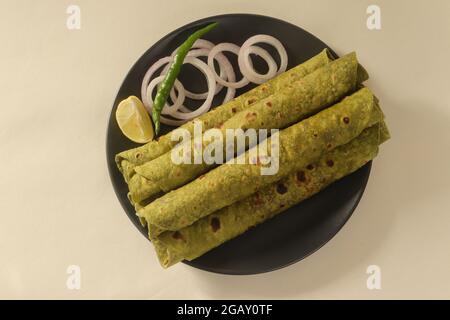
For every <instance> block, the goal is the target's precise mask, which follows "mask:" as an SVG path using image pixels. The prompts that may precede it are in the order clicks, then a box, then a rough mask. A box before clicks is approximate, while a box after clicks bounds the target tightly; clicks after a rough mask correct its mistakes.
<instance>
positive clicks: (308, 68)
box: [116, 49, 332, 182]
mask: <svg viewBox="0 0 450 320" xmlns="http://www.w3.org/2000/svg"><path fill="white" fill-rule="evenodd" d="M331 60H332V59H331V55H330V53H329V52H328V50H327V49H324V50H323V51H322V52H320V53H319V54H318V55H316V56H314V57H312V58H311V59H309V60H307V61H305V62H304V63H302V64H300V65H298V66H296V67H294V68H292V69H290V70H288V71H286V72H284V73H282V74H280V75H279V76H277V77H276V78H274V79H271V80H269V81H267V82H265V83H263V84H261V85H260V86H258V87H256V88H254V89H252V90H250V91H248V92H246V93H244V94H242V95H240V96H238V97H236V98H235V99H233V100H232V101H229V102H227V103H225V104H223V105H222V106H219V107H217V108H214V109H213V110H211V111H210V112H208V113H206V114H204V115H202V116H200V117H199V118H198V119H196V120H198V121H201V122H202V125H203V130H205V131H206V130H207V129H211V128H214V127H217V126H220V125H221V124H222V123H224V122H225V121H226V120H228V119H229V118H231V117H232V116H234V115H235V114H236V113H237V112H240V111H242V110H244V109H245V108H246V107H248V106H249V105H251V104H253V103H255V102H256V101H259V100H261V99H263V98H266V97H268V96H270V95H271V94H273V93H275V92H277V91H279V90H281V89H282V88H284V87H286V86H287V85H289V84H290V83H292V82H294V81H297V80H299V79H301V78H303V77H304V76H306V75H307V74H310V73H311V72H313V71H314V70H316V69H318V68H320V67H322V66H324V65H326V64H328V63H329V62H330V61H331ZM181 128H183V129H186V130H188V131H189V132H190V133H191V134H192V133H193V132H194V123H193V121H190V122H188V123H186V124H184V125H182V126H181ZM176 144H177V141H172V140H171V138H170V133H169V134H166V135H163V136H161V137H160V138H159V139H157V140H154V141H151V142H149V143H147V144H145V145H143V146H140V147H137V148H134V149H130V150H126V151H123V152H121V153H119V154H117V155H116V163H117V166H118V168H119V170H120V171H121V172H122V174H123V176H124V178H125V181H127V182H128V181H129V180H130V178H131V177H132V176H133V174H134V167H135V166H137V165H141V164H144V163H146V162H147V161H150V160H153V159H156V158H157V157H159V156H161V155H163V154H164V153H166V152H168V151H170V150H171V149H172V148H173V147H174V146H175V145H176Z"/></svg>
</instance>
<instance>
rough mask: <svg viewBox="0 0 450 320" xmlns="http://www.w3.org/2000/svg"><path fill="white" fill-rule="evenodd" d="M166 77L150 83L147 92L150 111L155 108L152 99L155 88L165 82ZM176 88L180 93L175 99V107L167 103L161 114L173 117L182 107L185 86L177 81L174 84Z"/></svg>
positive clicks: (155, 79) (159, 77) (161, 76)
mask: <svg viewBox="0 0 450 320" xmlns="http://www.w3.org/2000/svg"><path fill="white" fill-rule="evenodd" d="M164 78H165V75H160V76H158V77H156V78H154V79H153V80H152V81H150V83H149V85H148V87H147V90H146V97H147V101H149V102H150V103H149V105H150V110H151V109H152V108H153V97H152V93H153V89H155V87H156V86H157V85H158V84H159V83H160V82H162V81H163V80H164ZM174 88H176V90H177V91H178V96H177V97H175V98H176V99H174V100H173V101H174V103H173V105H171V106H170V105H168V104H167V103H166V104H165V105H164V108H163V109H162V111H161V114H168V115H171V114H173V113H174V112H175V111H177V110H178V109H179V108H180V106H181V105H182V103H183V101H184V99H185V96H184V91H185V90H184V87H183V84H182V83H181V82H180V81H178V79H175V83H174Z"/></svg>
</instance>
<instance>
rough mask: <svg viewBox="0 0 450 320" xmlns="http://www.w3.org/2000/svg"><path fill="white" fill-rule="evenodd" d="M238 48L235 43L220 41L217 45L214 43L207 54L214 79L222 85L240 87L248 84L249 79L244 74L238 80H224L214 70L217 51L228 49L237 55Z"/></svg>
mask: <svg viewBox="0 0 450 320" xmlns="http://www.w3.org/2000/svg"><path fill="white" fill-rule="evenodd" d="M239 50H240V48H239V47H238V46H237V45H235V44H234V43H228V42H222V43H219V44H218V45H216V46H215V47H214V48H212V49H211V51H210V52H209V55H208V66H209V67H210V68H211V70H212V72H213V74H214V77H215V79H216V81H217V82H218V83H220V84H221V85H223V86H226V87H230V88H233V89H239V88H242V87H243V86H245V85H247V84H249V82H250V81H249V80H248V79H247V78H246V77H245V76H244V77H242V79H241V80H239V81H238V82H235V81H233V82H231V81H225V80H224V79H222V78H221V77H220V76H219V75H218V74H217V72H216V70H215V67H214V57H215V56H216V55H218V53H219V52H222V51H229V52H232V53H234V54H236V55H238V54H239Z"/></svg>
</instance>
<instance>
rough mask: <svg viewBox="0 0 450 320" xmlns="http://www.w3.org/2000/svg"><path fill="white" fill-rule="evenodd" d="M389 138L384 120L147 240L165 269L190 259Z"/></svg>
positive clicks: (325, 181)
mask: <svg viewBox="0 0 450 320" xmlns="http://www.w3.org/2000/svg"><path fill="white" fill-rule="evenodd" d="M387 139H389V132H388V130H387V127H386V125H385V124H384V122H380V123H377V124H375V125H374V126H372V127H370V128H368V129H365V130H364V131H363V132H362V133H361V134H360V135H359V136H358V137H357V138H355V139H353V140H351V141H350V142H348V143H347V144H345V145H342V146H339V147H337V148H335V149H333V150H331V151H329V152H326V153H325V154H324V155H322V156H321V157H320V159H319V160H318V161H316V162H315V163H313V164H312V165H311V166H310V167H308V168H307V167H304V168H302V169H300V170H298V171H297V172H295V173H293V174H291V175H289V176H287V177H284V178H283V179H281V180H280V181H277V182H275V183H272V184H270V185H268V186H266V187H264V188H262V189H261V190H259V191H257V192H256V193H253V194H252V195H250V196H248V197H247V198H245V199H242V200H240V201H238V202H236V203H233V204H232V205H230V206H228V207H225V208H222V209H220V210H218V211H216V212H214V213H212V214H210V215H209V216H207V217H204V218H202V219H200V220H198V221H197V222H195V223H193V224H192V225H190V226H187V227H184V228H182V229H180V230H177V231H166V232H163V233H162V234H160V235H159V236H158V237H156V238H155V239H154V240H153V241H152V242H153V245H154V247H155V250H156V253H157V256H158V259H159V262H160V263H161V265H162V266H163V267H164V268H167V267H169V266H171V265H173V264H175V263H177V262H179V261H181V260H193V259H195V258H197V257H199V256H201V255H203V254H204V253H206V252H207V251H209V250H211V249H213V248H215V247H217V246H219V245H220V244H222V243H224V242H226V241H228V240H230V239H233V238H234V237H236V236H238V235H240V234H242V233H244V232H245V231H247V230H248V229H249V228H251V227H253V226H255V225H257V224H260V223H262V222H264V221H266V220H268V219H270V218H272V217H274V216H275V215H277V214H279V213H280V212H282V211H284V210H286V209H288V208H290V207H292V206H294V205H295V204H297V203H299V202H300V201H303V200H305V199H307V198H309V197H311V196H312V195H314V194H316V193H317V192H319V191H321V190H322V189H324V188H325V187H327V186H328V185H330V184H331V183H333V182H335V181H337V180H339V179H341V178H342V177H344V176H346V175H349V174H350V173H352V172H354V171H355V170H357V169H359V168H360V167H362V166H363V165H364V164H365V163H367V162H368V161H370V160H372V159H373V158H374V157H375V156H376V155H377V153H378V146H379V145H380V144H381V143H383V142H384V141H386V140H387Z"/></svg>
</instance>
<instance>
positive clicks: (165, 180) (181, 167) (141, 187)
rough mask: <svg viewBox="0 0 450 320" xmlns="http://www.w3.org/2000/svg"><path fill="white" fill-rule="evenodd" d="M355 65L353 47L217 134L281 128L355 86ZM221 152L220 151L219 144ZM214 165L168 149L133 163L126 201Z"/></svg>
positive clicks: (166, 188)
mask: <svg viewBox="0 0 450 320" xmlns="http://www.w3.org/2000/svg"><path fill="white" fill-rule="evenodd" d="M358 70H359V68H358V61H357V58H356V54H355V53H350V54H348V55H346V56H344V57H342V58H339V59H337V60H335V61H332V62H330V63H328V64H327V65H325V66H323V67H321V68H319V69H317V70H315V71H314V72H312V73H310V74H308V75H306V76H305V77H303V78H301V79H300V80H297V81H295V82H293V83H291V84H289V85H287V86H285V87H284V88H282V89H281V90H278V91H277V92H276V93H274V94H272V95H270V96H268V97H266V98H264V99H261V100H260V101H258V102H256V103H254V104H253V105H251V106H249V107H247V108H246V109H245V110H244V111H241V112H238V113H236V115H234V116H233V117H231V118H229V119H228V120H227V121H225V122H224V123H223V124H222V125H221V129H220V130H221V136H222V137H224V136H225V135H226V130H227V129H242V130H247V129H256V130H258V129H266V130H270V129H279V128H280V129H282V128H286V127H288V126H289V125H291V124H293V123H296V122H298V121H301V120H302V119H304V118H306V117H308V116H310V115H312V114H314V113H316V112H318V111H320V110H321V109H323V108H326V107H328V106H330V105H331V104H333V103H335V102H337V101H339V100H340V99H342V97H344V96H345V95H347V94H348V93H351V92H353V91H355V90H356V87H357V85H358V80H359V78H358ZM189 143H190V149H191V151H190V152H191V154H192V155H193V154H195V152H196V150H195V148H194V146H197V145H198V144H200V145H203V146H202V149H203V150H205V149H206V148H207V146H208V145H209V144H211V143H213V142H210V141H205V140H204V139H202V137H199V139H196V140H192V141H189ZM223 154H224V155H225V154H226V152H225V150H224V152H223ZM214 166H215V164H208V163H206V162H205V161H202V162H201V163H199V164H192V163H187V164H186V163H181V164H177V163H174V162H173V161H172V152H171V151H169V152H167V153H165V154H163V155H162V156H160V157H158V158H156V159H154V160H152V161H149V162H147V163H145V164H143V165H140V166H136V167H135V168H134V171H135V175H134V176H133V177H132V178H131V179H130V180H129V183H128V187H129V190H130V199H131V202H132V203H134V204H138V205H142V202H143V201H144V200H146V199H149V198H152V197H155V196H156V195H158V194H160V193H163V192H164V193H165V192H168V191H170V190H173V189H175V188H177V187H180V186H182V185H184V184H186V183H188V182H189V181H192V180H193V179H195V178H196V177H198V176H200V175H201V174H203V173H205V172H207V171H209V170H210V169H211V168H213V167H214Z"/></svg>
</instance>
